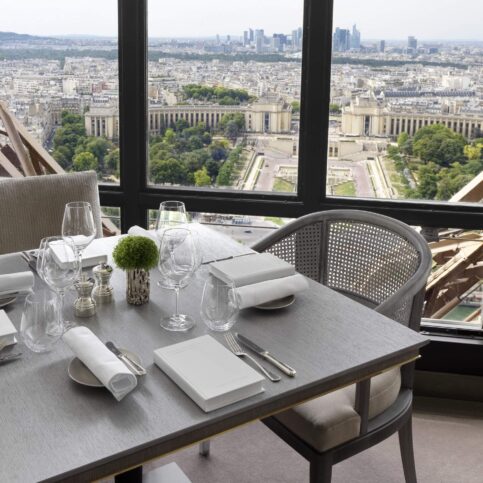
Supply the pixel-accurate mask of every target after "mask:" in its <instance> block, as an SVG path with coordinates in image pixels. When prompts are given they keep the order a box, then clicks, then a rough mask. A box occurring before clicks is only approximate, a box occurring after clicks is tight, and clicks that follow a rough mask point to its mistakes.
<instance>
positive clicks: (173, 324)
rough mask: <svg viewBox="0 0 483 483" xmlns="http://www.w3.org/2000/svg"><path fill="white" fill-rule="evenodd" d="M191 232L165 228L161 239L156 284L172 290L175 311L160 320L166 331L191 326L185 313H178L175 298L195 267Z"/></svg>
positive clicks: (184, 328)
mask: <svg viewBox="0 0 483 483" xmlns="http://www.w3.org/2000/svg"><path fill="white" fill-rule="evenodd" d="M197 250H198V249H197V245H196V243H195V241H194V238H193V234H192V233H191V232H190V230H188V229H186V228H167V229H166V230H165V231H164V233H163V238H162V239H161V248H160V250H159V262H158V268H159V271H160V272H161V283H160V285H161V286H162V287H164V288H168V289H171V290H174V291H175V294H176V311H175V313H174V314H173V315H171V316H168V317H164V318H163V319H162V320H161V327H163V328H165V329H166V330H172V331H180V332H184V331H187V330H189V329H191V328H192V327H193V326H194V325H195V321H194V320H193V318H192V317H190V316H189V315H184V314H180V313H179V311H178V299H179V290H180V288H183V287H186V286H187V285H188V284H189V282H190V280H191V278H192V276H193V274H194V272H195V270H196V269H197V267H198V266H199V265H198V260H199V255H198V253H197Z"/></svg>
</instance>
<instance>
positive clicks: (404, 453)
mask: <svg viewBox="0 0 483 483" xmlns="http://www.w3.org/2000/svg"><path fill="white" fill-rule="evenodd" d="M399 449H400V450H401V459H402V464H403V469H404V477H405V478H406V483H416V482H417V479H416V465H415V464H414V450H413V430H412V418H411V417H409V418H408V419H407V421H406V422H405V423H404V425H403V426H402V427H401V429H400V430H399Z"/></svg>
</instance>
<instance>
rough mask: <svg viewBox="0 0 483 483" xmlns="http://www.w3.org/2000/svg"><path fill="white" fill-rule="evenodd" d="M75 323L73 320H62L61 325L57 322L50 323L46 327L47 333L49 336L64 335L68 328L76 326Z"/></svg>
mask: <svg viewBox="0 0 483 483" xmlns="http://www.w3.org/2000/svg"><path fill="white" fill-rule="evenodd" d="M76 326H77V324H76V323H75V322H71V321H69V320H64V321H63V322H62V325H59V324H50V325H49V327H48V329H47V334H49V335H51V336H59V337H60V336H61V335H64V333H65V332H67V331H68V330H69V329H72V327H76Z"/></svg>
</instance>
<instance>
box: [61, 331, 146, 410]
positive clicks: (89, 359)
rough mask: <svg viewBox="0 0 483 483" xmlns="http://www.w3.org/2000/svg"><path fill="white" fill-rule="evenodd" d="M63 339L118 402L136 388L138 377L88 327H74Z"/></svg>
mask: <svg viewBox="0 0 483 483" xmlns="http://www.w3.org/2000/svg"><path fill="white" fill-rule="evenodd" d="M63 339H64V341H65V342H66V343H67V345H68V346H69V347H70V348H71V349H72V352H74V354H75V355H76V356H77V357H78V358H79V359H80V360H81V361H82V362H83V363H84V364H85V365H86V366H87V367H88V368H89V369H90V370H91V372H92V373H93V374H94V375H95V376H96V377H97V379H99V381H101V382H102V384H104V386H106V388H107V389H109V391H111V392H112V395H113V396H114V397H115V398H116V399H117V400H118V401H120V400H121V399H122V398H123V397H124V396H126V394H128V393H129V392H131V391H132V390H133V389H134V388H135V387H136V385H137V383H138V381H137V379H136V376H135V375H134V374H133V373H132V372H131V371H130V370H129V369H128V368H127V367H126V366H125V365H124V364H123V363H122V362H121V361H120V360H119V359H118V358H117V357H116V356H115V355H114V354H113V353H112V352H111V351H110V350H109V349H108V348H107V347H106V346H105V345H104V344H103V343H102V342H101V341H100V340H99V338H98V337H97V336H96V335H95V334H94V333H93V332H92V331H91V330H90V329H88V328H87V327H82V326H79V327H73V328H72V329H70V330H68V331H67V332H66V333H65V334H64V336H63Z"/></svg>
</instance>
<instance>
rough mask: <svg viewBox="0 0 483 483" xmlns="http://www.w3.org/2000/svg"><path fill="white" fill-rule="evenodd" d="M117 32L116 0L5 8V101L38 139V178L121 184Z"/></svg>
mask: <svg viewBox="0 0 483 483" xmlns="http://www.w3.org/2000/svg"><path fill="white" fill-rule="evenodd" d="M117 28H118V26H117V1H116V0H104V1H102V2H98V1H95V0H84V1H83V2H65V1H62V0H45V1H41V2H39V1H36V0H19V1H15V2H4V4H2V7H1V18H0V40H1V42H0V59H1V62H0V101H3V103H4V106H5V108H6V110H7V112H8V113H9V115H11V116H12V117H13V118H15V119H16V120H17V121H18V123H19V125H20V128H19V129H20V130H21V133H20V134H21V137H22V138H24V137H25V136H29V137H31V139H33V142H34V146H33V147H30V146H28V148H29V150H30V158H35V157H36V154H35V152H37V153H39V156H40V157H41V158H42V160H43V162H41V167H40V168H36V167H35V163H34V169H35V171H37V174H42V173H44V172H47V173H53V172H61V171H85V170H89V169H93V170H95V171H97V172H98V175H99V182H100V183H104V184H117V183H119V176H120V173H119V147H118V141H119V107H118V106H119V99H118V97H119V96H118V84H119V83H118V60H117V59H118V40H117ZM3 131H4V132H5V131H6V129H3ZM23 133H26V134H23ZM23 140H24V143H25V139H23ZM5 145H9V146H10V147H12V146H13V144H12V141H11V139H9V138H7V136H3V137H1V139H0V146H5ZM7 151H8V148H7ZM7 157H8V158H10V157H9V156H8V155H7ZM4 161H5V160H4ZM13 165H14V167H15V169H18V170H20V171H22V169H20V168H19V165H18V163H17V162H15V160H13ZM8 168H9V169H7V170H5V167H2V168H0V170H1V171H0V175H2V176H9V175H10V176H11V175H12V173H14V171H12V170H10V166H9V167H8ZM21 174H29V173H23V172H22V173H21ZM30 174H32V173H30Z"/></svg>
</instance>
